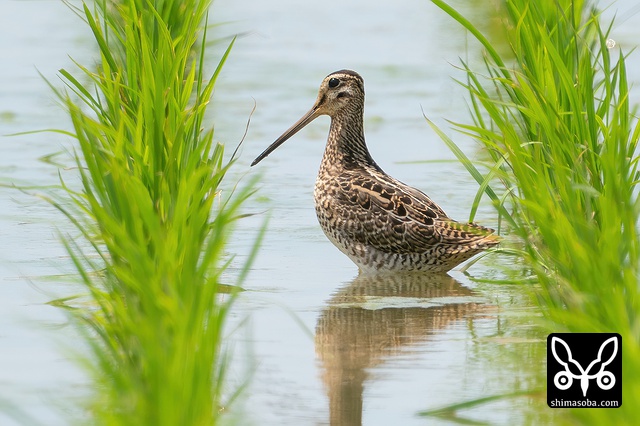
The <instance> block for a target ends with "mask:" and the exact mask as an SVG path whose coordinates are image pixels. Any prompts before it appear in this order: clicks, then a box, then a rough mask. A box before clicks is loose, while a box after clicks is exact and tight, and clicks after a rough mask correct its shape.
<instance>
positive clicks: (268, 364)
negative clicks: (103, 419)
mask: <svg viewBox="0 0 640 426" xmlns="http://www.w3.org/2000/svg"><path fill="white" fill-rule="evenodd" d="M458 3H462V2H458ZM460 7H461V11H462V12H463V13H465V14H466V15H467V16H473V17H474V19H475V20H476V21H484V22H487V23H488V24H487V27H490V24H489V23H494V24H495V22H496V21H495V18H494V17H492V15H491V12H490V11H489V10H485V9H484V6H482V5H481V6H479V9H477V10H474V8H473V6H470V5H468V4H467V3H466V2H465V3H464V4H463V5H461V6H460ZM615 7H617V8H618V10H620V11H623V13H620V15H621V16H624V17H625V21H623V22H621V23H620V25H619V26H618V27H616V29H615V30H614V34H613V36H614V38H615V39H616V41H617V43H618V45H622V46H624V48H625V50H627V51H628V50H630V47H631V46H633V45H634V43H636V41H635V40H637V35H638V33H637V25H634V23H633V21H634V20H637V19H639V18H638V14H637V13H636V14H633V13H630V11H631V12H633V11H634V10H636V12H637V8H636V9H634V8H635V6H634V3H633V2H632V1H631V0H625V1H619V2H616V4H615ZM627 12H629V13H627ZM627 17H630V18H627ZM212 18H213V20H214V21H216V22H227V24H225V25H221V26H219V27H217V28H216V29H215V30H214V31H213V32H212V34H213V35H214V38H223V37H225V36H228V35H229V34H233V33H243V35H242V36H241V37H239V39H238V40H237V42H236V46H235V47H234V50H233V52H232V54H231V56H230V59H229V62H228V63H227V65H226V67H225V68H224V70H223V72H222V75H221V77H220V80H219V82H218V86H217V89H216V94H215V102H214V104H213V108H212V113H211V115H212V118H213V119H214V121H215V124H216V139H217V140H220V141H223V142H225V143H227V144H228V146H229V147H232V146H235V144H236V143H237V142H238V141H239V140H240V139H241V138H242V135H243V133H244V128H245V124H246V122H247V119H248V117H249V114H250V112H251V110H252V108H253V106H254V103H255V105H256V111H255V113H254V114H253V117H252V118H251V126H250V127H249V132H248V134H247V137H246V139H245V141H244V145H243V148H242V152H241V156H240V160H239V162H238V165H237V167H235V169H234V170H233V173H234V174H235V177H234V178H240V177H241V176H243V175H246V174H253V173H260V174H261V175H262V179H261V183H260V193H259V194H260V197H259V198H258V199H256V200H255V201H253V202H252V203H251V204H249V205H247V208H246V210H247V212H251V213H260V214H257V215H255V216H253V217H251V218H248V219H245V220H243V221H242V222H241V223H240V224H239V226H238V229H237V231H236V233H235V235H234V240H233V243H232V246H231V247H230V251H231V252H237V253H239V255H238V258H237V261H236V262H237V263H236V264H240V262H242V260H243V259H244V258H245V257H246V255H247V253H248V251H249V247H250V246H251V244H252V242H253V239H254V238H255V235H256V233H257V230H258V228H259V227H260V226H261V225H262V223H263V221H264V220H265V218H266V216H267V214H265V213H264V212H266V211H268V212H269V216H270V219H269V230H268V233H267V235H266V237H265V241H264V244H263V247H262V250H261V251H260V255H259V257H258V259H257V261H256V263H255V267H254V269H253V271H252V273H251V274H250V276H249V278H248V280H247V282H245V283H244V287H245V288H246V289H247V290H248V291H247V292H245V293H243V294H242V296H241V298H240V300H239V302H238V304H237V305H236V310H235V311H234V313H233V315H232V318H231V321H230V327H229V333H230V336H231V342H232V346H233V354H234V370H233V375H232V377H231V379H232V384H237V385H240V384H242V383H244V381H245V380H247V377H249V378H250V381H251V385H250V386H249V388H248V389H247V391H246V392H245V394H244V397H243V400H242V401H241V402H240V404H239V405H238V406H236V407H235V409H234V411H235V412H232V413H231V415H232V417H233V416H237V417H238V418H240V419H242V421H241V422H240V424H256V425H300V424H303V425H306V424H330V423H331V424H344V425H349V424H360V423H361V422H362V423H363V424H365V425H387V424H402V425H411V424H424V423H429V424H450V422H447V421H445V420H438V419H435V418H427V419H424V418H420V417H418V416H417V413H418V412H419V411H421V410H427V409H433V408H437V407H440V406H443V405H448V404H453V403H458V402H463V401H467V400H472V399H476V398H480V397H484V396H489V395H494V394H503V393H509V392H513V391H515V390H527V389H535V388H538V387H539V386H540V380H541V378H540V377H541V376H540V371H541V369H542V368H543V358H544V348H543V345H542V343H541V341H540V338H541V337H543V336H540V334H539V333H537V332H536V330H535V328H534V327H533V326H531V325H530V324H531V323H532V322H534V321H535V318H536V317H535V312H534V311H533V310H532V309H530V308H529V303H528V297H527V294H526V291H527V290H526V289H523V288H522V287H519V286H495V285H488V284H476V283H474V281H472V280H471V279H469V277H468V276H467V275H465V274H463V273H461V272H459V271H454V272H452V273H451V276H444V277H416V276H411V275H410V276H407V277H405V278H399V277H392V278H379V279H367V278H357V276H356V275H357V270H356V268H355V266H354V265H353V264H352V263H351V261H350V260H349V259H348V258H346V257H345V256H344V255H342V254H341V253H340V252H339V251H338V250H337V249H335V248H334V247H333V246H332V245H331V243H330V242H329V241H328V240H327V239H326V238H325V237H324V235H323V234H322V231H321V230H320V228H319V226H318V224H317V221H316V218H315V212H314V209H313V201H312V192H313V184H314V180H315V173H316V171H317V167H318V165H319V162H320V157H321V155H322V151H323V148H324V141H325V138H326V134H327V131H328V119H327V118H320V119H318V120H317V121H316V122H315V123H313V124H312V125H310V126H308V128H306V129H305V130H303V131H302V132H300V133H299V134H298V135H296V136H295V137H294V138H293V139H291V140H290V141H288V142H287V143H286V144H285V145H283V146H282V147H281V148H280V149H278V150H277V151H276V152H274V153H273V154H272V155H271V156H269V158H267V159H266V160H264V161H263V162H262V163H260V165H259V166H257V167H255V168H253V169H249V167H248V165H249V163H250V162H251V160H253V158H254V157H255V156H256V155H257V154H258V153H260V152H261V151H262V150H263V149H264V148H265V147H266V146H267V145H268V144H269V143H271V142H272V141H273V140H274V139H275V138H276V137H277V136H278V135H279V134H280V133H281V132H282V131H283V130H285V129H286V128H288V127H289V126H290V125H291V124H292V123H293V122H294V121H295V120H297V119H298V118H299V117H300V116H301V115H302V114H303V113H304V112H305V111H306V110H307V109H308V108H309V107H310V106H311V104H312V103H313V101H314V99H315V96H316V91H317V87H318V85H319V83H320V81H321V80H322V78H323V77H324V76H325V75H326V74H328V73H330V72H332V71H334V70H337V69H341V68H351V69H355V70H356V71H358V72H359V73H360V74H361V75H362V76H363V77H364V78H365V82H366V88H367V102H366V123H365V125H366V131H367V137H368V143H369V146H370V150H371V152H372V155H373V157H374V158H375V159H376V160H377V161H378V163H379V164H380V165H381V166H382V167H383V168H384V169H385V171H387V172H388V173H389V174H391V175H393V176H395V177H397V178H399V179H400V180H403V181H405V182H408V183H410V184H411V185H413V186H416V187H418V188H420V189H422V190H424V191H426V192H427V193H428V194H429V195H430V196H431V197H432V198H433V199H434V200H436V201H437V202H438V203H439V204H441V205H442V206H443V208H444V209H445V210H446V211H447V212H448V213H449V214H450V215H451V216H453V217H454V218H458V219H461V220H464V219H466V218H467V217H468V210H469V207H468V206H469V205H470V204H471V202H472V200H473V197H474V196H475V191H476V188H477V187H476V184H474V182H473V181H472V179H471V178H470V177H469V176H468V175H467V173H466V172H465V171H464V170H463V168H462V167H460V166H459V165H457V164H456V163H455V162H437V161H434V162H430V163H423V164H418V163H415V162H416V161H429V160H450V159H453V156H452V155H451V154H450V153H449V152H448V150H447V149H446V147H445V145H444V144H443V143H442V142H441V141H440V140H439V139H438V137H437V136H436V135H435V134H434V133H433V132H432V131H431V130H430V128H429V127H428V125H427V124H426V122H425V120H424V118H423V117H422V111H424V112H425V114H426V115H427V116H429V117H430V118H431V119H433V120H434V121H436V122H437V123H439V124H442V125H443V126H445V127H446V123H445V122H444V118H447V119H452V120H460V121H464V120H466V117H467V113H466V105H465V103H464V91H463V90H462V89H460V88H459V87H458V86H457V84H456V83H455V82H454V81H453V80H452V78H451V76H455V77H458V78H460V77H462V75H461V74H460V73H457V72H456V70H455V69H454V67H452V66H451V63H453V64H457V63H459V62H458V57H464V58H467V59H469V60H471V61H475V60H477V58H475V57H473V54H472V53H467V43H468V40H467V39H466V37H465V36H464V34H463V33H462V32H461V31H459V30H458V29H457V27H456V26H455V25H454V24H453V22H452V21H451V20H450V19H449V18H447V17H446V16H445V15H444V13H442V12H440V11H439V10H438V9H437V8H435V7H434V6H433V5H431V4H430V3H428V2H424V1H417V0H404V1H400V2H395V3H393V6H392V5H385V7H381V6H372V5H371V4H370V2H366V1H364V0H357V1H350V2H339V1H337V0H328V1H324V2H310V3H305V5H304V7H302V6H300V3H299V2H294V1H293V0H278V1H271V2H259V1H257V0H252V1H248V0H245V1H232V0H217V1H216V2H215V4H214V8H213V13H212ZM634 37H636V38H634ZM222 47H223V46H222V44H219V45H216V46H215V49H217V50H220V49H222ZM470 50H472V51H473V49H470ZM0 52H2V57H3V66H2V67H0V81H2V82H3V83H2V85H1V86H0V127H1V128H2V132H0V133H1V134H3V135H5V134H10V133H17V132H24V131H30V130H34V129H41V128H50V127H60V126H63V125H64V123H67V120H66V118H65V116H64V114H63V113H62V112H61V110H60V109H59V108H58V107H57V106H56V105H55V102H54V101H53V96H52V95H51V93H50V91H49V89H48V87H47V86H46V84H45V83H44V82H43V81H42V79H41V78H40V77H39V76H38V73H37V70H39V71H40V72H41V73H42V74H43V75H44V76H45V77H47V78H49V79H51V80H52V81H53V82H54V84H56V85H59V84H58V81H57V79H56V77H55V73H56V70H57V69H59V68H62V67H65V68H72V63H71V60H70V59H69V58H68V56H67V55H71V56H72V57H73V58H74V59H76V60H78V61H79V62H81V63H83V64H90V63H91V61H93V55H94V51H93V45H92V42H91V38H90V34H89V33H88V30H87V28H86V27H85V26H84V24H83V23H82V22H81V21H80V20H79V19H78V18H77V17H76V16H75V15H73V14H72V13H71V12H70V11H69V10H68V9H67V8H66V7H65V6H64V5H63V4H62V3H61V2H58V1H38V2H22V1H4V2H1V3H0ZM638 65H640V64H639V63H638V55H637V54H634V55H632V59H631V62H630V63H629V66H628V68H629V69H636V68H638ZM629 74H630V75H629V77H630V78H631V79H635V81H636V82H637V77H635V75H637V73H632V72H630V73H629ZM636 93H637V91H636ZM636 98H637V96H636ZM449 133H450V134H452V135H454V136H455V138H456V141H458V142H459V143H460V144H461V146H462V147H463V148H464V149H465V151H466V152H467V153H468V154H469V155H471V156H474V152H475V151H474V150H475V146H474V144H473V142H472V141H469V140H466V139H465V138H462V137H460V136H457V135H455V134H453V133H452V132H449ZM1 141H2V144H1V145H0V149H2V155H0V181H1V182H18V183H24V182H29V183H31V184H41V185H44V184H54V183H55V182H56V179H57V174H56V173H57V172H56V169H55V168H54V167H51V166H49V165H46V164H44V163H43V162H41V161H39V158H40V157H42V156H45V155H48V154H51V153H52V152H56V151H60V150H61V149H64V148H65V147H67V145H66V144H67V142H66V141H65V140H64V138H62V137H60V136H56V135H53V134H31V135H27V136H20V137H6V136H3V137H2V138H1ZM230 181H231V180H230ZM0 205H1V206H2V208H1V211H0V238H1V239H2V241H3V244H1V245H0V259H2V262H0V424H14V423H15V420H12V419H10V418H9V417H7V416H6V415H4V416H3V414H2V411H3V410H4V411H7V410H8V409H10V408H16V407H17V408H18V409H22V410H23V411H25V412H27V413H29V414H30V415H31V416H32V417H34V418H35V419H38V420H40V421H41V422H42V423H43V424H47V425H56V424H60V425H62V424H67V423H68V418H69V416H70V415H71V416H73V415H79V414H78V413H76V412H75V411H74V407H75V405H76V404H75V403H76V401H77V400H78V398H80V397H81V396H82V395H83V393H84V387H85V386H86V385H87V383H88V382H87V379H86V377H85V376H84V375H83V373H82V372H81V371H80V370H79V368H78V366H77V364H75V363H74V362H73V361H72V360H71V356H70V355H73V353H74V352H73V351H74V350H75V349H74V350H72V349H71V348H74V343H75V339H76V336H75V333H74V332H73V330H71V327H68V326H66V320H65V317H64V315H62V313H61V312H60V311H59V310H58V309H57V308H54V307H51V306H49V305H46V304H45V303H46V302H47V301H50V300H52V299H54V298H56V297H61V296H65V295H70V294H75V293H76V292H77V291H79V290H78V288H77V287H75V286H74V285H73V277H72V276H68V275H65V274H66V273H68V272H69V271H70V270H71V268H70V265H69V261H68V259H67V257H66V255H65V252H64V250H63V248H62V247H61V245H60V244H59V243H58V234H57V229H59V230H61V231H62V232H71V231H70V228H69V227H68V226H67V225H65V224H64V222H63V221H61V220H60V219H61V218H60V215H58V214H57V213H56V212H55V211H53V210H52V209H51V208H49V207H48V206H47V205H46V204H45V203H42V202H39V201H37V200H35V199H34V198H33V197H30V196H26V195H24V194H21V193H19V192H18V191H13V190H11V191H10V190H6V189H4V190H0ZM476 219H477V220H478V221H480V222H481V223H483V224H485V225H487V226H495V225H496V223H495V218H494V215H493V213H492V211H491V209H490V208H484V209H482V210H481V211H480V213H479V216H478V217H477V218H476ZM501 261H504V259H498V258H495V257H494V258H487V259H485V260H484V261H481V262H480V263H478V264H476V265H474V266H473V267H472V268H471V269H470V272H471V274H472V275H473V276H476V277H482V276H493V275H495V274H497V273H498V272H496V267H495V265H494V264H496V263H499V262H501ZM228 278H229V280H230V281H232V280H233V276H232V274H230V275H229V277H228ZM532 318H533V319H532ZM238 324H244V325H242V326H240V327H238V328H236V326H237V325H238ZM544 404H545V402H544V400H543V398H538V399H536V398H533V399H528V398H514V399H506V400H503V401H500V402H496V403H492V404H488V405H483V406H480V407H477V408H473V409H468V410H463V411H462V412H461V413H459V414H460V416H461V417H464V418H467V419H473V420H479V421H486V422H489V423H491V424H520V423H526V422H529V423H532V424H535V423H536V420H540V418H538V417H536V416H541V418H543V419H544V418H545V417H544V416H545V415H548V413H545V412H544V410H545V408H544V407H545V405H544ZM61 406H62V407H63V409H62V410H61V409H60V407H61ZM65 410H70V411H71V414H69V413H68V412H65ZM547 411H549V410H547ZM537 412H539V413H538V414H536V413H537ZM25 423H29V422H25Z"/></svg>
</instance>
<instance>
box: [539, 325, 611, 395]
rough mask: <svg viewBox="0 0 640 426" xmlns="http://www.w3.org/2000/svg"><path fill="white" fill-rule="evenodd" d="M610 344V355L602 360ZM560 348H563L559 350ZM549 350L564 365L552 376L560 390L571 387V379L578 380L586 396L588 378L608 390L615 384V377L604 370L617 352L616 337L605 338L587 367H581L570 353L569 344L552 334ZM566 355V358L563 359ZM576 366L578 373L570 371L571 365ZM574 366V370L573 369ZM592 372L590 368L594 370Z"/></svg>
mask: <svg viewBox="0 0 640 426" xmlns="http://www.w3.org/2000/svg"><path fill="white" fill-rule="evenodd" d="M609 345H612V349H613V350H612V352H613V353H612V354H611V356H610V357H609V358H608V359H607V360H606V361H604V360H603V359H602V357H603V354H604V351H605V348H606V347H607V346H609ZM560 348H562V349H564V350H560ZM551 351H552V353H553V357H554V358H555V359H556V361H557V362H558V363H559V364H560V365H562V366H563V367H564V371H560V372H558V373H557V374H556V375H555V376H554V378H553V384H554V385H555V386H556V388H558V389H560V390H566V389H569V388H570V387H571V385H572V384H573V380H574V379H576V380H580V388H581V389H582V396H584V397H586V396H587V389H589V380H591V379H595V380H596V383H597V384H598V387H599V388H600V389H602V390H609V389H611V388H612V387H613V386H614V385H615V384H616V378H615V376H614V375H613V373H611V372H610V371H606V370H605V368H606V367H607V366H608V365H609V364H611V362H612V361H613V359H614V358H615V356H616V354H617V353H618V339H616V338H615V337H611V338H609V339H607V340H605V341H604V342H603V343H602V345H600V349H599V350H598V356H597V358H596V359H594V360H593V361H592V362H591V363H590V364H589V365H588V366H587V368H582V365H580V363H579V362H578V361H576V360H575V359H573V355H572V354H571V349H570V348H569V345H567V343H566V342H565V341H564V340H562V339H561V338H559V337H556V336H553V337H552V339H551ZM565 356H566V359H563V358H564V357H565ZM572 365H573V366H574V367H575V368H577V371H579V372H580V374H575V373H574V372H572V371H571V368H570V367H571V366H572ZM575 368H574V371H575ZM596 369H597V372H593V373H592V370H596Z"/></svg>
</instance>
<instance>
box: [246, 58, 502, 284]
mask: <svg viewBox="0 0 640 426" xmlns="http://www.w3.org/2000/svg"><path fill="white" fill-rule="evenodd" d="M320 115H328V116H330V117H331V128H330V130H329V138H328V140H327V146H326V148H325V151H324V157H323V158H322V163H321V165H320V172H319V173H318V178H317V180H316V186H315V191H314V199H315V204H316V214H317V215H318V220H319V222H320V225H321V226H322V229H323V231H324V233H325V234H326V235H327V237H328V238H329V240H331V242H333V244H335V245H336V246H337V247H338V248H339V249H340V250H341V251H342V252H343V253H345V254H346V255H347V256H349V258H351V260H353V262H355V264H356V265H358V267H359V268H360V270H361V271H362V272H366V273H372V272H379V271H434V272H445V271H448V270H450V269H452V268H453V267H455V266H456V265H458V264H459V263H461V262H463V261H465V260H467V259H469V258H470V257H472V256H473V255H475V254H477V253H479V252H481V251H483V250H485V249H487V248H489V247H491V246H494V245H496V244H498V242H499V238H498V237H496V236H495V235H491V234H492V233H493V230H492V229H489V228H485V227H483V226H480V225H476V224H474V223H460V222H456V221H454V220H452V219H450V218H449V217H448V216H447V215H446V213H445V212H444V211H443V210H442V209H441V208H440V207H439V206H438V205H437V204H436V203H434V202H433V201H431V199H430V198H429V197H428V196H427V195H426V194H424V193H423V192H421V191H419V190H417V189H415V188H412V187H410V186H408V185H405V184H404V183H402V182H400V181H398V180H396V179H394V178H392V177H391V176H389V175H387V174H386V173H385V172H384V171H382V169H381V168H380V167H379V166H378V165H377V164H376V162H375V161H373V158H371V155H370V154H369V150H368V149H367V145H366V143H365V140H364V127H363V116H364V81H363V80H362V77H360V75H359V74H358V73H356V72H354V71H350V70H342V71H336V72H334V73H332V74H329V75H328V76H327V77H326V78H325V79H324V81H323V82H322V84H321V85H320V91H319V93H318V99H317V100H316V103H315V104H314V106H313V108H311V110H310V111H309V112H307V113H306V114H305V115H304V116H303V117H302V118H301V119H300V120H298V122H297V123H295V124H294V125H293V126H292V127H291V128H290V129H289V130H287V131H286V132H284V134H282V136H280V137H279V138H278V139H277V140H276V141H275V142H274V143H273V144H271V146H269V147H268V148H267V149H266V150H265V151H264V152H263V153H262V154H260V155H259V156H258V157H257V158H256V159H255V160H254V161H253V163H252V164H251V165H252V166H253V165H255V164H257V163H258V162H259V161H261V160H262V159H263V158H265V157H266V156H267V155H269V154H270V153H271V152H272V151H273V150H275V149H276V148H277V147H278V146H280V145H281V144H282V143H283V142H284V141H286V140H287V139H289V138H290V137H291V136H293V135H294V134H295V133H297V132H298V131H299V130H300V129H302V128H303V127H304V126H306V125H307V124H309V123H310V122H311V121H313V120H314V119H315V118H317V117H318V116H320Z"/></svg>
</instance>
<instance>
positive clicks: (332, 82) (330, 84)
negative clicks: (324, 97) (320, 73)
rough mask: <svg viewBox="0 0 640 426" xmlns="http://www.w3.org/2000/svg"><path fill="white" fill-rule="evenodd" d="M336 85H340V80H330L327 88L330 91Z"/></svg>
mask: <svg viewBox="0 0 640 426" xmlns="http://www.w3.org/2000/svg"><path fill="white" fill-rule="evenodd" d="M338 84H340V80H338V79H337V78H332V79H331V80H329V87H330V88H332V89H333V88H335V87H338Z"/></svg>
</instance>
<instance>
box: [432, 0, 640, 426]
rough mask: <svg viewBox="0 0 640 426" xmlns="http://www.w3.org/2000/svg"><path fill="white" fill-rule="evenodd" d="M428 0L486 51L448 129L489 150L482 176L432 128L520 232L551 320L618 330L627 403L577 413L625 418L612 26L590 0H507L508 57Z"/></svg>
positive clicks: (622, 73) (629, 374)
mask: <svg viewBox="0 0 640 426" xmlns="http://www.w3.org/2000/svg"><path fill="white" fill-rule="evenodd" d="M433 2H434V3H435V4H437V5H438V6H439V7H440V8H441V9H443V10H444V11H445V12H446V13H448V14H449V15H450V16H451V17H453V18H454V19H455V20H456V21H457V22H458V23H460V24H461V25H462V26H463V27H464V28H465V29H467V30H468V31H469V32H470V33H471V34H472V35H473V36H474V37H475V38H476V39H477V40H478V41H479V42H480V44H481V45H482V47H483V48H484V51H485V56H484V70H483V71H482V72H480V71H475V70H473V69H472V68H471V67H470V66H469V65H468V64H466V63H464V62H463V67H464V70H465V71H466V77H467V79H466V81H465V82H461V84H463V86H465V87H466V88H467V89H468V92H469V94H470V97H471V101H470V112H471V116H472V118H473V124H465V123H454V126H455V127H456V128H457V129H458V130H460V131H461V132H462V133H465V134H467V135H470V136H472V137H473V138H475V139H476V140H478V141H479V142H480V143H481V144H482V146H484V148H485V149H486V151H487V153H488V155H489V157H490V159H489V161H488V167H489V170H490V171H489V172H488V173H486V174H485V175H483V174H482V173H481V172H480V171H479V170H478V169H477V168H476V166H475V165H474V164H473V163H472V162H471V161H470V160H469V159H468V157H467V156H466V155H465V154H464V153H463V152H462V151H461V150H460V149H459V148H458V147H457V146H456V145H455V143H454V142H453V141H451V140H450V139H448V138H446V137H444V135H443V133H442V132H440V131H439V130H438V132H439V133H440V134H441V135H443V137H444V138H445V142H446V143H447V144H448V145H449V146H450V148H451V149H452V150H453V152H454V153H456V155H457V156H458V158H459V159H460V160H461V162H462V163H463V164H464V165H465V166H466V168H467V169H468V170H469V172H470V173H471V174H472V175H473V176H474V177H475V178H476V179H477V181H478V182H479V183H480V191H479V193H478V196H477V197H476V200H479V199H480V197H481V195H482V193H486V194H487V195H488V196H489V197H490V198H491V199H492V201H493V202H494V205H495V206H496V207H497V209H498V212H499V214H500V216H501V218H502V219H504V220H505V221H506V222H507V223H508V224H509V225H510V230H511V232H513V233H514V234H516V235H517V236H518V237H520V238H519V239H520V240H521V241H522V244H523V249H522V250H521V251H520V254H521V255H522V256H523V257H524V259H525V260H526V261H527V265H529V266H530V267H531V268H532V270H533V271H534V273H535V275H536V277H537V279H538V281H539V283H540V285H541V289H540V291H539V292H538V295H539V302H540V306H541V307H542V309H543V311H544V313H545V314H546V315H547V317H548V318H549V320H550V321H551V322H550V328H551V329H552V330H553V331H562V330H568V331H573V332H605V331H606V332H618V333H620V334H621V335H622V342H623V346H622V350H623V366H624V367H623V368H624V372H623V405H622V408H620V409H617V410H582V411H580V410H575V411H574V412H572V414H573V415H574V416H575V417H576V418H578V419H579V420H580V421H583V422H585V423H590V424H603V422H605V421H606V423H607V424H627V423H629V424H631V423H633V422H634V421H635V419H636V416H637V413H636V412H635V407H636V406H638V404H639V403H640V386H638V385H639V384H640V331H639V330H640V321H639V318H638V317H639V315H638V314H639V313H640V297H639V294H638V278H639V277H638V272H639V271H638V268H639V266H640V265H639V254H640V251H639V250H640V239H639V237H638V228H637V220H638V213H639V212H640V198H639V193H638V190H637V188H636V184H637V182H638V179H639V178H640V174H639V173H638V142H639V140H640V125H639V124H638V119H637V116H635V114H634V109H633V107H632V106H631V105H630V99H629V87H628V83H627V75H626V72H627V70H626V65H625V59H626V58H625V55H624V54H623V53H620V54H618V55H613V54H612V52H615V50H614V51H612V50H610V49H609V47H608V46H607V43H608V38H609V34H610V31H611V28H612V26H611V25H612V24H611V25H610V26H608V27H603V26H602V24H601V18H600V13H599V12H598V11H597V10H596V9H595V8H592V7H591V6H590V5H589V4H588V2H585V1H570V0H561V1H555V0H554V1H550V0H549V1H540V2H530V1H526V0H506V1H505V2H504V9H505V15H506V16H505V23H506V26H507V31H506V34H507V38H508V42H509V45H510V46H511V54H512V55H513V57H511V58H509V59H508V60H507V59H503V58H502V57H501V56H500V55H499V54H498V53H497V51H496V50H495V49H494V47H493V46H492V45H491V43H490V41H489V40H487V39H486V38H485V37H484V36H483V35H482V34H481V33H480V32H479V31H478V30H477V29H476V28H475V27H474V26H473V24H471V23H470V22H469V21H468V20H466V19H465V18H464V17H462V16H461V15H460V14H459V13H457V12H456V11H455V10H454V9H452V8H451V7H450V6H448V5H447V4H445V3H444V2H443V1H441V0H433ZM609 42H610V41H609ZM474 209H475V207H474ZM474 211H475V210H474ZM472 214H473V213H472ZM586 411H588V413H587V412H586Z"/></svg>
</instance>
